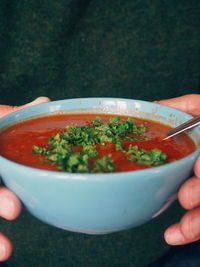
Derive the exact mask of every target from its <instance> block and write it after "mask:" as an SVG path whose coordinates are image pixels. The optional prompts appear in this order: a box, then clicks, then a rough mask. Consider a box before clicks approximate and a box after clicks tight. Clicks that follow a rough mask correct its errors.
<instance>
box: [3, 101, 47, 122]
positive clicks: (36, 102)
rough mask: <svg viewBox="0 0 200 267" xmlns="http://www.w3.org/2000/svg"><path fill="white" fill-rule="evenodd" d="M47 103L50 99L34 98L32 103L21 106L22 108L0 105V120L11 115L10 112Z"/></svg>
mask: <svg viewBox="0 0 200 267" xmlns="http://www.w3.org/2000/svg"><path fill="white" fill-rule="evenodd" d="M49 101H50V99H49V98H48V97H46V96H40V97H38V98H36V99H35V100H34V101H32V102H30V103H28V104H25V105H22V106H9V105H0V118H1V117H3V116H5V115H7V114H9V113H11V112H14V111H17V110H19V109H22V108H27V107H30V106H34V105H37V104H42V103H46V102H49Z"/></svg>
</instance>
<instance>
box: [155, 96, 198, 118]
mask: <svg viewBox="0 0 200 267" xmlns="http://www.w3.org/2000/svg"><path fill="white" fill-rule="evenodd" d="M156 102H157V103H159V104H163V105H167V106H170V107H173V108H177V109H180V110H182V111H185V112H187V113H190V114H191V115H193V116H197V115H199V114H200V108H199V103H200V95H199V94H188V95H184V96H179V97H175V98H171V99H166V100H160V101H156Z"/></svg>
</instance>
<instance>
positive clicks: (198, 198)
mask: <svg viewBox="0 0 200 267" xmlns="http://www.w3.org/2000/svg"><path fill="white" fill-rule="evenodd" d="M178 199H179V202H180V204H181V205H182V206H183V208H185V209H188V210H190V209H194V208H196V207H198V206H200V179H199V178H197V177H192V178H190V179H189V180H187V181H186V182H185V183H184V184H183V185H182V186H181V188H180V190H179V192H178ZM199 220H200V218H199Z"/></svg>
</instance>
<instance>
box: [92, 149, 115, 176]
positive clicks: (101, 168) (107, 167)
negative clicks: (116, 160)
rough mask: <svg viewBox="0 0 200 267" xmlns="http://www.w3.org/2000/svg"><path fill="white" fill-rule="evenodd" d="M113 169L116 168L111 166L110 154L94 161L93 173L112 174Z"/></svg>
mask: <svg viewBox="0 0 200 267" xmlns="http://www.w3.org/2000/svg"><path fill="white" fill-rule="evenodd" d="M115 169H116V167H115V166H114V165H113V160H112V158H111V155H110V154H109V155H106V156H104V157H102V158H101V159H98V160H95V161H94V169H93V172H100V173H101V172H113V171H114V170H115Z"/></svg>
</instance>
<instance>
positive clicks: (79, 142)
mask: <svg viewBox="0 0 200 267" xmlns="http://www.w3.org/2000/svg"><path fill="white" fill-rule="evenodd" d="M145 132H146V126H145V125H144V124H140V125H138V126H136V125H134V121H133V119H132V118H128V119H127V120H121V118H120V117H119V116H116V117H112V118H110V119H109V120H108V122H106V123H104V122H102V119H101V117H100V116H97V117H96V119H95V120H94V121H92V122H91V123H90V124H88V125H86V126H77V125H69V126H67V127H66V130H65V131H64V132H62V133H57V134H55V135H53V136H52V137H50V138H49V140H48V146H45V147H38V146H35V145H34V146H33V152H34V153H35V154H40V155H44V156H45V160H47V161H49V162H51V163H52V164H54V165H56V166H58V169H60V170H63V171H67V172H73V173H84V172H91V173H102V172H114V171H117V168H116V166H115V165H114V161H113V159H112V156H111V154H108V155H105V156H103V157H101V158H99V155H98V152H97V149H96V146H97V145H98V146H105V145H106V144H107V143H114V144H115V149H116V150H117V151H121V152H122V153H124V154H127V155H128V159H129V160H130V161H135V162H138V163H140V164H144V165H159V164H163V163H165V162H166V161H167V156H166V154H164V153H163V152H162V151H160V150H159V149H152V150H151V151H146V150H144V149H141V148H139V147H138V146H130V147H129V149H128V151H126V150H125V149H124V143H123V141H124V140H134V141H138V140H139V139H140V140H141V139H145V138H146V137H145V135H143V133H145ZM138 137H139V139H138ZM76 147H77V148H78V149H75V148H76ZM91 159H93V160H91Z"/></svg>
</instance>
